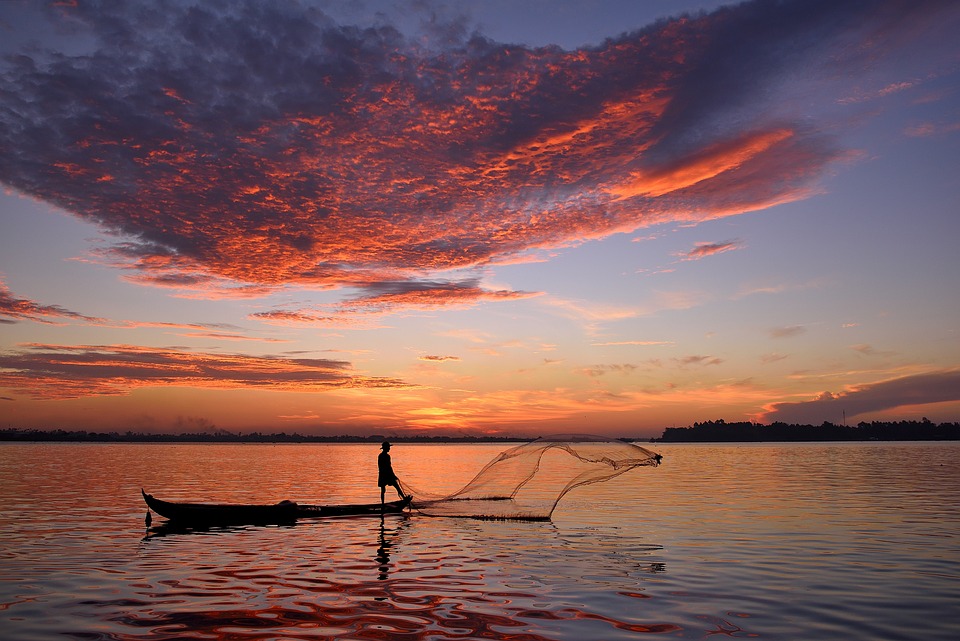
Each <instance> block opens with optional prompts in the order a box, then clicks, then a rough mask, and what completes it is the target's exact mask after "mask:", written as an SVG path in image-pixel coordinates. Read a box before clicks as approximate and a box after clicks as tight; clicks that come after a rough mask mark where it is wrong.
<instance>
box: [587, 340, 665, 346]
mask: <svg viewBox="0 0 960 641" xmlns="http://www.w3.org/2000/svg"><path fill="white" fill-rule="evenodd" d="M590 344H591V345H593V346H594V347H620V346H628V345H638V346H644V347H646V346H650V345H673V344H674V342H673V341H607V342H604V343H590Z"/></svg>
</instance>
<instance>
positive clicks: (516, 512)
mask: <svg viewBox="0 0 960 641" xmlns="http://www.w3.org/2000/svg"><path fill="white" fill-rule="evenodd" d="M660 458H661V457H660V455H659V454H656V453H655V452H651V451H650V450H647V449H645V448H642V447H639V446H637V445H633V444H632V443H626V442H624V441H618V440H612V439H604V438H600V437H595V436H572V435H563V436H550V437H542V438H539V439H537V440H535V441H531V442H529V443H525V444H523V445H520V446H517V447H514V448H511V449H508V450H506V451H505V452H502V453H501V454H499V455H498V456H496V457H495V458H494V459H493V460H492V461H490V462H489V463H487V465H486V466H485V467H484V468H483V469H482V470H480V473H479V474H477V475H476V477H474V479H473V480H472V481H470V482H469V483H467V484H466V485H465V486H464V487H463V489H461V490H459V491H457V492H454V493H453V494H448V495H445V496H439V495H436V494H431V493H430V492H427V491H424V490H422V489H419V488H415V487H411V486H410V485H409V484H407V483H404V482H402V481H401V486H402V487H403V491H404V492H405V493H406V494H412V495H413V497H414V500H413V508H414V509H416V510H417V511H419V512H420V513H421V514H425V515H428V516H456V517H469V518H477V519H509V520H536V521H543V520H547V519H549V518H550V515H551V514H553V510H554V509H555V508H556V506H557V503H559V502H560V499H561V498H563V496H564V495H565V494H566V493H567V492H569V491H570V490H572V489H574V488H576V487H580V486H582V485H589V484H591V483H599V482H601V481H607V480H610V479H612V478H614V477H617V476H620V475H621V474H623V473H625V472H629V471H630V470H632V469H634V468H636V467H641V466H645V465H646V466H656V465H659V464H660Z"/></svg>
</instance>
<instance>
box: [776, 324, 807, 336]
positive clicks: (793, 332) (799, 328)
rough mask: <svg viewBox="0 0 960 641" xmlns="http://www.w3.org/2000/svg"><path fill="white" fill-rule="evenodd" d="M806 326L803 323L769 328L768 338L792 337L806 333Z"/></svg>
mask: <svg viewBox="0 0 960 641" xmlns="http://www.w3.org/2000/svg"><path fill="white" fill-rule="evenodd" d="M806 331H807V328H806V327H804V326H803V325H787V326H786V327H774V328H773V329H771V330H770V338H792V337H794V336H800V335H801V334H804V333H806Z"/></svg>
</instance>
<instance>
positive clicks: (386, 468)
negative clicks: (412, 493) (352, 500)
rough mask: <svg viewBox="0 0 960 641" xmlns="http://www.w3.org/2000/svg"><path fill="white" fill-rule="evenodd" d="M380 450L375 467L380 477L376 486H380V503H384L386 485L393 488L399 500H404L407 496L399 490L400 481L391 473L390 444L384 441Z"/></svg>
mask: <svg viewBox="0 0 960 641" xmlns="http://www.w3.org/2000/svg"><path fill="white" fill-rule="evenodd" d="M380 449H382V450H383V451H382V452H380V456H378V457H377V467H378V468H379V470H380V475H379V478H378V480H377V485H379V486H380V503H383V501H384V495H385V494H386V492H387V486H388V485H392V486H393V487H395V488H396V489H397V494H399V495H400V498H401V499H402V500H406V498H407V496H406V495H405V494H404V493H403V490H401V489H400V479H398V478H397V475H396V474H394V473H393V464H392V463H391V461H390V443H388V442H387V441H384V442H383V445H381V446H380Z"/></svg>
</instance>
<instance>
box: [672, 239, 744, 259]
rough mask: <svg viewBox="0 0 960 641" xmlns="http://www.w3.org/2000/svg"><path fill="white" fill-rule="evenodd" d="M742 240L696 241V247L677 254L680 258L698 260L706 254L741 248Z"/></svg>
mask: <svg viewBox="0 0 960 641" xmlns="http://www.w3.org/2000/svg"><path fill="white" fill-rule="evenodd" d="M743 246H744V245H743V241H741V240H739V239H736V240H728V241H724V242H721V243H697V245H696V247H694V248H693V249H691V250H690V251H687V252H683V253H681V254H679V257H680V260H700V259H701V258H706V257H707V256H713V255H715V254H722V253H724V252H728V251H733V250H735V249H743Z"/></svg>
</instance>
